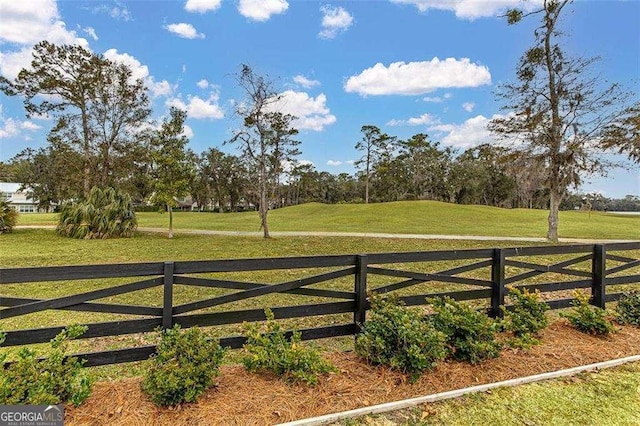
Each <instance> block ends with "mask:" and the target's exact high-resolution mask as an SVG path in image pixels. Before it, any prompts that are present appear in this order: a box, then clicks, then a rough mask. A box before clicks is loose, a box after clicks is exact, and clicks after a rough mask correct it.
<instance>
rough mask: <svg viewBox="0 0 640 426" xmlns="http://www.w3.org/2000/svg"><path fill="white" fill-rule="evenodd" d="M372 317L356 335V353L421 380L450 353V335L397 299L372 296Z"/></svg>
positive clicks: (374, 362) (373, 362)
mask: <svg viewBox="0 0 640 426" xmlns="http://www.w3.org/2000/svg"><path fill="white" fill-rule="evenodd" d="M370 300H371V316H370V319H368V320H367V322H366V323H365V324H364V326H363V330H362V333H361V334H359V335H358V336H357V337H356V342H355V349H356V353H357V354H358V355H360V356H361V357H363V358H364V359H366V360H367V361H368V362H370V363H372V364H381V365H387V366H389V367H391V368H393V369H397V370H400V371H402V372H404V373H407V374H409V375H410V376H411V379H412V380H415V379H417V378H418V377H419V376H420V374H421V373H422V372H423V371H426V370H430V369H432V368H433V367H435V366H436V364H437V362H438V361H440V360H442V359H444V358H445V357H446V355H447V351H446V346H445V345H446V340H445V339H446V336H445V335H444V334H443V333H441V332H439V331H436V330H435V329H434V328H433V326H432V325H431V324H430V323H428V322H426V321H424V320H423V319H422V318H421V316H420V315H419V314H418V313H417V312H415V311H411V310H409V309H407V308H406V307H405V306H403V305H401V304H400V303H399V301H398V299H397V298H395V297H393V298H387V299H385V298H383V297H382V296H380V295H375V294H373V295H371V296H370Z"/></svg>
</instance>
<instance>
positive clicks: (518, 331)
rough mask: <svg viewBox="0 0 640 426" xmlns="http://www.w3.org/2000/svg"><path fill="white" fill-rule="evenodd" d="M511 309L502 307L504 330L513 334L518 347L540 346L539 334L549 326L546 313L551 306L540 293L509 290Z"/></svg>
mask: <svg viewBox="0 0 640 426" xmlns="http://www.w3.org/2000/svg"><path fill="white" fill-rule="evenodd" d="M509 298H510V299H511V301H512V305H511V309H506V308H505V307H504V306H502V307H501V308H502V311H503V312H504V316H505V319H504V328H505V330H507V331H510V332H512V333H513V335H514V336H515V337H516V341H515V342H513V343H514V344H515V345H516V346H520V347H527V346H530V345H533V344H538V343H539V341H538V340H537V339H536V337H537V336H538V333H539V332H540V331H542V330H544V329H545V328H546V327H547V325H549V319H548V318H547V316H546V314H545V313H546V312H547V311H548V310H549V305H547V304H546V303H545V302H544V301H542V300H541V299H540V292H538V291H536V292H534V293H531V292H529V291H527V289H524V290H522V291H521V290H519V289H517V288H515V287H510V288H509Z"/></svg>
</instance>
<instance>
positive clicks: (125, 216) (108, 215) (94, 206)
mask: <svg viewBox="0 0 640 426" xmlns="http://www.w3.org/2000/svg"><path fill="white" fill-rule="evenodd" d="M137 227H138V220H137V219H136V214H135V212H134V210H133V204H132V203H131V197H130V196H129V195H127V194H124V193H122V192H119V191H116V190H115V189H113V188H105V189H101V188H98V187H96V186H94V187H93V188H92V189H91V192H90V193H89V198H87V199H86V200H84V201H80V202H77V203H69V204H66V205H64V206H63V207H62V211H61V212H60V219H59V220H58V226H57V227H56V231H57V232H58V234H60V235H63V236H66V237H71V238H78V239H83V238H84V239H99V238H114V237H132V236H133V233H134V231H135V230H136V228H137Z"/></svg>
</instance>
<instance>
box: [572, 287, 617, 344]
mask: <svg viewBox="0 0 640 426" xmlns="http://www.w3.org/2000/svg"><path fill="white" fill-rule="evenodd" d="M574 295H575V298H576V300H575V301H574V302H573V308H572V309H571V311H569V312H561V313H560V316H561V317H564V318H566V319H568V320H569V322H570V323H571V324H572V325H573V326H574V327H575V328H576V329H577V330H579V331H581V332H583V333H588V334H594V335H601V334H609V333H611V332H613V331H614V330H615V328H614V327H613V324H612V323H611V321H609V320H608V319H607V311H605V310H604V309H602V308H599V307H597V306H592V305H590V304H589V296H587V295H586V294H585V293H583V292H581V291H577V290H576V291H575V293H574Z"/></svg>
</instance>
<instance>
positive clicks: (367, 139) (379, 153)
mask: <svg viewBox="0 0 640 426" xmlns="http://www.w3.org/2000/svg"><path fill="white" fill-rule="evenodd" d="M360 131H361V132H362V140H360V141H358V142H357V143H356V150H358V151H362V152H363V154H362V157H361V158H360V159H359V160H358V161H356V162H355V166H356V167H357V168H362V169H364V170H363V171H364V179H365V186H364V202H365V204H368V203H369V183H370V180H371V174H372V171H373V169H374V167H375V166H376V164H377V163H378V162H379V161H380V160H381V159H382V158H383V155H384V154H385V153H388V152H389V150H390V146H391V145H392V144H393V143H394V142H395V140H396V138H395V136H393V137H392V136H389V135H387V134H386V133H382V132H381V131H380V129H379V128H378V127H377V126H371V125H365V126H362V128H361V129H360Z"/></svg>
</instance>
